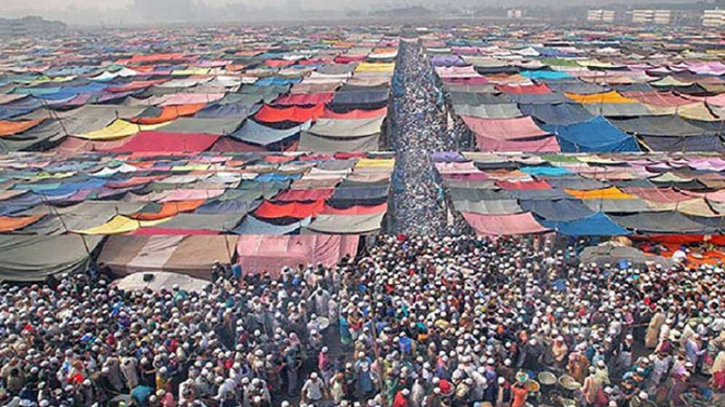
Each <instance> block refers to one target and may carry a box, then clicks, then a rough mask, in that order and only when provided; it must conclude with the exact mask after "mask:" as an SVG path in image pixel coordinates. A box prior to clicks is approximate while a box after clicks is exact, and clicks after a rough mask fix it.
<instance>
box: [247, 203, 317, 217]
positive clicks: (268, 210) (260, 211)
mask: <svg viewBox="0 0 725 407" xmlns="http://www.w3.org/2000/svg"><path fill="white" fill-rule="evenodd" d="M324 208H325V201H324V200H322V199H321V200H319V201H315V202H312V203H300V202H291V203H285V204H282V203H274V202H270V201H264V202H263V203H262V205H260V206H259V208H257V210H255V211H254V214H255V215H257V216H259V217H261V218H267V219H276V218H297V219H302V218H306V217H308V216H317V215H318V214H319V213H320V212H322V210H323V209H324Z"/></svg>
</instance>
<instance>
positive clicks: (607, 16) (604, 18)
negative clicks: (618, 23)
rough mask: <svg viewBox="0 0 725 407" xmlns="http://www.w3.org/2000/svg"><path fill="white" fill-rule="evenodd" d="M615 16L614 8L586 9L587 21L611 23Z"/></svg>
mask: <svg viewBox="0 0 725 407" xmlns="http://www.w3.org/2000/svg"><path fill="white" fill-rule="evenodd" d="M616 16H617V12H616V11H614V10H589V11H587V21H591V22H596V23H613V22H614V20H615V18H616Z"/></svg>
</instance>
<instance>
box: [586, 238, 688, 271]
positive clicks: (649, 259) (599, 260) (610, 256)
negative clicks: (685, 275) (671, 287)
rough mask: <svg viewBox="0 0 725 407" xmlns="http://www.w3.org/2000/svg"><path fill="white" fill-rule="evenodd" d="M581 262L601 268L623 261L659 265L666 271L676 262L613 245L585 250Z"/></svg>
mask: <svg viewBox="0 0 725 407" xmlns="http://www.w3.org/2000/svg"><path fill="white" fill-rule="evenodd" d="M579 259H580V262H581V263H583V264H590V263H596V264H598V265H600V266H604V265H605V264H619V262H621V261H622V260H626V261H627V262H628V263H630V264H632V265H636V266H642V265H646V264H650V263H651V264H659V265H661V266H663V267H664V268H665V269H668V268H670V267H672V266H673V265H674V264H675V261H674V260H671V259H668V258H666V257H662V256H652V255H648V254H645V253H644V252H642V251H640V250H637V249H636V248H634V247H629V246H614V245H612V244H603V245H600V246H590V247H586V248H584V250H582V252H581V254H580V256H579Z"/></svg>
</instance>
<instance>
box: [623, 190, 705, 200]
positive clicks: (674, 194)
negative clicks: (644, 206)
mask: <svg viewBox="0 0 725 407" xmlns="http://www.w3.org/2000/svg"><path fill="white" fill-rule="evenodd" d="M622 191H624V192H626V193H628V194H632V195H635V196H637V197H639V198H642V199H644V200H647V201H653V202H661V203H675V202H682V201H688V200H690V199H692V197H691V196H689V195H686V194H683V193H681V192H679V191H676V190H674V189H672V188H622Z"/></svg>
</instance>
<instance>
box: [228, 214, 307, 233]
mask: <svg viewBox="0 0 725 407" xmlns="http://www.w3.org/2000/svg"><path fill="white" fill-rule="evenodd" d="M310 222H312V218H305V219H302V220H300V221H298V222H292V223H289V224H284V225H276V224H273V223H268V222H265V221H264V220H262V219H257V218H255V217H254V216H247V217H245V218H244V220H243V221H242V223H241V224H240V225H239V226H237V227H236V228H234V230H232V233H234V234H237V235H288V234H292V233H297V232H299V230H300V229H301V228H303V227H305V226H307V225H309V224H310Z"/></svg>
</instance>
